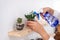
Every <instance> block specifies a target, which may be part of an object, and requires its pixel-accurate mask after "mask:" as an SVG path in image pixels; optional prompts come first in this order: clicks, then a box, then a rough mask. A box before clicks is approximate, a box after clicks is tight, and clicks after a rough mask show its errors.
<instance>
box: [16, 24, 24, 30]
mask: <svg viewBox="0 0 60 40" xmlns="http://www.w3.org/2000/svg"><path fill="white" fill-rule="evenodd" d="M23 28H24V24H19V23H18V24H16V29H17V30H23Z"/></svg>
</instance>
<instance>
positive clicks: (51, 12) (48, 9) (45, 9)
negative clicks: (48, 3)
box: [41, 7, 54, 19]
mask: <svg viewBox="0 0 60 40" xmlns="http://www.w3.org/2000/svg"><path fill="white" fill-rule="evenodd" d="M46 11H48V12H49V13H50V14H51V15H53V13H54V10H53V9H52V8H50V7H45V8H43V13H44V14H45V13H46ZM41 17H42V18H43V19H44V17H43V16H42V15H41Z"/></svg>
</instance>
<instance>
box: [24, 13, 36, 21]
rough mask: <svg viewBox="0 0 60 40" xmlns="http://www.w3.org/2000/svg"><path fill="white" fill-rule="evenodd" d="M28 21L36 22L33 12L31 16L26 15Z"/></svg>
mask: <svg viewBox="0 0 60 40" xmlns="http://www.w3.org/2000/svg"><path fill="white" fill-rule="evenodd" d="M25 17H26V19H27V20H34V18H35V14H33V12H30V13H29V14H27V15H25Z"/></svg>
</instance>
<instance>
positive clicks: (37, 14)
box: [33, 11, 40, 20]
mask: <svg viewBox="0 0 60 40" xmlns="http://www.w3.org/2000/svg"><path fill="white" fill-rule="evenodd" d="M33 14H35V15H36V16H37V18H38V20H40V13H37V12H35V11H34V12H33Z"/></svg>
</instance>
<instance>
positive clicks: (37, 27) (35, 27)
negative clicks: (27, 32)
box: [27, 7, 54, 40]
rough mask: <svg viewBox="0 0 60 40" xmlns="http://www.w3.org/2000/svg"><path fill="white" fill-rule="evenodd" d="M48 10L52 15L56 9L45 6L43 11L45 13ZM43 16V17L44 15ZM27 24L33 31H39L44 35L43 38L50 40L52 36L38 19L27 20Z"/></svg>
mask: <svg viewBox="0 0 60 40" xmlns="http://www.w3.org/2000/svg"><path fill="white" fill-rule="evenodd" d="M46 11H48V12H49V13H51V14H52V15H53V13H54V10H53V9H51V8H49V7H45V8H43V13H45V12H46ZM41 16H42V15H41ZM42 18H43V16H42ZM43 19H44V18H43ZM27 26H28V27H30V28H31V29H32V30H33V31H35V32H37V33H39V34H40V35H41V36H42V38H43V40H48V39H49V37H50V36H49V35H48V33H47V32H46V31H45V30H44V28H43V26H42V25H41V24H40V23H38V22H37V21H27Z"/></svg>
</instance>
